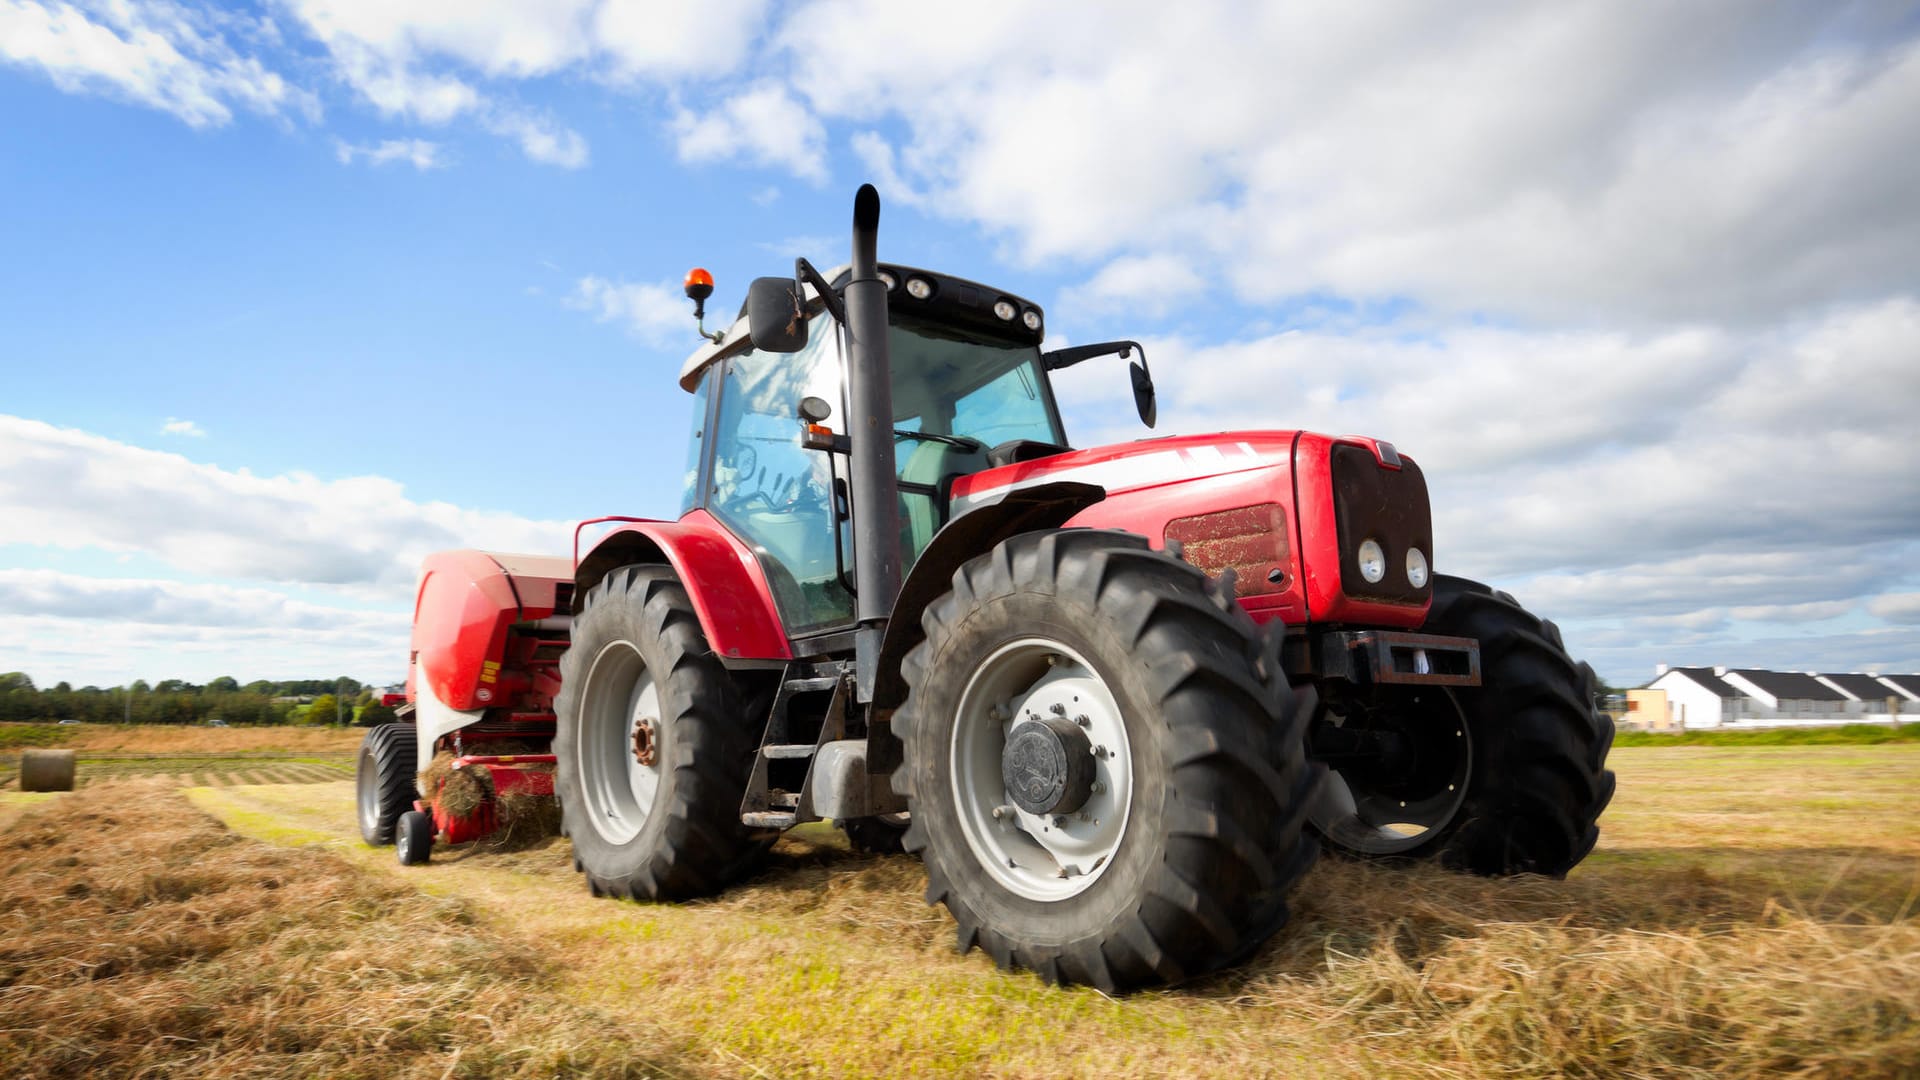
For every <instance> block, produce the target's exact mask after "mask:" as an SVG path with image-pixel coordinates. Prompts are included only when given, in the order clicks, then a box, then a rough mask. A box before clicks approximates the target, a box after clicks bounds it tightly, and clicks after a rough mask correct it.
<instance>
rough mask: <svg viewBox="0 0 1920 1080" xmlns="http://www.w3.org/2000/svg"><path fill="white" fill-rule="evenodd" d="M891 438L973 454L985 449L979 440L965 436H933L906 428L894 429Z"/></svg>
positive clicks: (927, 432)
mask: <svg viewBox="0 0 1920 1080" xmlns="http://www.w3.org/2000/svg"><path fill="white" fill-rule="evenodd" d="M893 437H894V438H896V439H915V440H917V441H919V442H938V443H946V444H947V445H948V446H957V447H959V448H960V449H962V450H967V451H971V452H973V453H979V452H980V451H982V450H985V449H986V448H987V444H986V443H983V442H981V441H980V440H979V439H969V438H967V437H966V436H965V435H935V434H933V433H932V432H930V431H908V430H907V429H906V428H894V429H893Z"/></svg>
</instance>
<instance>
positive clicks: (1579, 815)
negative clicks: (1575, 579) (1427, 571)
mask: <svg viewBox="0 0 1920 1080" xmlns="http://www.w3.org/2000/svg"><path fill="white" fill-rule="evenodd" d="M1422 630H1423V631H1424V632H1426V633H1432V634H1445V635H1449V636H1457V637H1471V638H1475V639H1477V640H1478V641H1479V642H1480V670H1481V685H1480V686H1478V687H1473V688H1468V689H1456V690H1452V691H1450V692H1434V691H1431V690H1426V691H1422V692H1421V693H1419V694H1417V695H1406V694H1405V692H1402V693H1403V695H1404V696H1403V698H1402V700H1400V701H1399V702H1397V703H1395V704H1394V707H1393V708H1391V709H1389V710H1388V711H1389V712H1390V713H1391V714H1392V715H1394V716H1395V717H1396V719H1395V721H1394V722H1395V723H1397V724H1398V725H1399V726H1400V727H1401V728H1402V731H1401V732H1400V734H1403V735H1407V736H1411V737H1412V738H1413V739H1414V740H1415V742H1416V743H1417V744H1418V745H1419V746H1420V747H1421V749H1422V752H1421V753H1419V754H1417V755H1415V760H1416V761H1417V762H1419V763H1420V764H1421V767H1423V768H1424V769H1426V771H1428V772H1431V773H1433V775H1432V776H1427V777H1424V778H1423V777H1420V776H1412V777H1409V776H1405V775H1402V776H1397V777H1394V778H1393V780H1392V781H1391V786H1388V785H1383V784H1382V783H1381V782H1380V781H1379V780H1378V779H1377V774H1376V773H1375V772H1373V771H1372V770H1369V769H1367V768H1364V767H1361V768H1348V769H1345V770H1342V769H1340V768H1336V770H1335V772H1334V775H1333V777H1332V778H1330V780H1329V783H1328V785H1327V788H1326V790H1325V792H1324V793H1323V797H1322V801H1321V802H1320V803H1319V804H1317V805H1316V806H1315V808H1314V812H1313V815H1312V822H1313V826H1314V828H1315V829H1316V830H1317V831H1319V832H1320V833H1322V834H1323V835H1324V837H1325V838H1326V840H1327V842H1328V844H1329V846H1331V847H1332V848H1334V849H1335V850H1337V851H1340V852H1342V853H1345V854H1349V855H1355V856H1360V857H1371V858H1387V859H1437V860H1439V861H1440V862H1441V863H1442V864H1443V865H1446V866H1449V867H1453V868H1455V869H1460V870H1467V871H1471V872H1473V873H1477V874H1489V875H1501V874H1518V873H1537V874H1546V875H1550V876H1554V877H1562V876H1565V874H1566V873H1567V871H1569V870H1571V869H1573V867H1574V866H1576V865H1578V864H1579V862H1580V860H1582V859H1584V858H1586V856H1587V853H1588V852H1590V851H1592V850H1593V846H1594V843H1595V841H1596V840H1598V839H1599V835H1600V830H1599V828H1598V826H1597V825H1596V824H1595V822H1596V821H1597V820H1598V819H1599V817H1600V812H1601V811H1602V810H1604V809H1606V806H1607V803H1608V801H1609V800H1611V799H1612V798H1613V788H1614V780H1613V773H1611V772H1609V771H1608V770H1607V768H1606V760H1607V751H1608V749H1609V748H1610V747H1611V746H1612V745H1613V721H1612V720H1611V719H1609V718H1608V717H1607V715H1606V714H1605V713H1603V712H1601V711H1600V709H1599V707H1598V705H1597V703H1596V702H1595V700H1594V689H1595V686H1594V674H1593V669H1592V668H1590V667H1588V666H1587V665H1586V664H1582V663H1576V662H1575V661H1574V659H1573V658H1572V657H1571V656H1568V655H1567V651H1566V648H1565V646H1564V645H1562V644H1561V640H1560V631H1559V628H1558V627H1556V626H1554V625H1553V624H1552V623H1551V622H1545V621H1543V620H1541V619H1539V618H1536V617H1535V616H1533V615H1531V614H1529V613H1528V612H1527V611H1526V610H1525V609H1524V608H1522V607H1521V606H1520V605H1519V604H1518V603H1517V602H1516V601H1515V600H1514V598H1513V597H1511V596H1509V595H1507V594H1506V593H1504V592H1495V591H1494V590H1492V589H1490V588H1488V587H1487V586H1485V585H1482V584H1479V583H1478V582H1473V581H1467V580H1465V579H1463V578H1456V577H1448V576H1446V575H1436V576H1435V578H1434V589H1433V607H1432V610H1431V612H1430V613H1429V615H1428V617H1427V622H1426V625H1425V626H1424V627H1422ZM1450 749H1451V750H1453V751H1454V752H1452V753H1448V752H1446V751H1448V750H1450ZM1461 765H1464V766H1465V767H1464V768H1460V767H1459V766H1461ZM1442 773H1445V774H1446V775H1442ZM1455 773H1457V774H1458V775H1454V774H1455ZM1443 785H1447V787H1446V790H1445V791H1443V790H1442V787H1443ZM1408 787H1412V788H1418V789H1420V790H1421V791H1422V792H1424V791H1426V789H1431V798H1429V799H1428V800H1427V805H1429V808H1430V810H1432V811H1433V812H1432V813H1430V814H1428V815H1427V816H1424V817H1420V818H1419V820H1416V821H1414V822H1413V824H1416V825H1424V826H1425V830H1424V831H1419V832H1412V831H1408V830H1407V828H1406V826H1404V825H1402V824H1400V821H1402V820H1403V819H1402V818H1401V817H1399V816H1398V815H1397V814H1396V813H1395V811H1394V810H1393V809H1392V808H1391V807H1392V805H1393V802H1394V801H1399V800H1403V799H1408V798H1409V796H1408V795H1407V794H1406V791H1405V789H1406V788H1408ZM1447 792H1452V797H1451V798H1449V797H1448V795H1447ZM1413 802H1414V803H1415V805H1420V801H1419V800H1418V799H1414V800H1413ZM1399 805H1400V806H1403V807H1404V806H1408V802H1406V801H1399ZM1389 820H1392V821H1393V822H1394V824H1393V825H1392V826H1389V825H1388V824H1387V823H1388V821H1389Z"/></svg>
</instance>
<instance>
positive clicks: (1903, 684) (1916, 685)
mask: <svg viewBox="0 0 1920 1080" xmlns="http://www.w3.org/2000/svg"><path fill="white" fill-rule="evenodd" d="M1880 677H1881V678H1882V679H1885V680H1886V681H1888V682H1890V683H1893V684H1894V685H1895V686H1898V687H1900V688H1901V689H1902V690H1905V691H1906V692H1907V693H1909V694H1912V695H1913V696H1915V697H1920V675H1882V676H1880ZM1882 696H1884V695H1882Z"/></svg>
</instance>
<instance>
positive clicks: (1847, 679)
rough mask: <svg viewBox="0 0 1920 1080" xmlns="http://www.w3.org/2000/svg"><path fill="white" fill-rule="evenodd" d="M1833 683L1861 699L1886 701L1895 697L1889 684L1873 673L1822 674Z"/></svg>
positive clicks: (1822, 676)
mask: <svg viewBox="0 0 1920 1080" xmlns="http://www.w3.org/2000/svg"><path fill="white" fill-rule="evenodd" d="M1820 677H1821V678H1823V679H1825V680H1827V681H1828V682H1830V683H1832V684H1833V685H1835V686H1837V687H1839V688H1840V689H1842V690H1845V691H1846V692H1847V693H1849V694H1852V695H1853V696H1854V697H1857V698H1859V699H1860V700H1861V701H1885V700H1887V699H1888V698H1890V697H1893V696H1894V694H1893V691H1891V690H1888V689H1887V684H1886V683H1883V682H1881V681H1880V680H1879V679H1876V678H1874V677H1873V676H1871V675H1821V676H1820Z"/></svg>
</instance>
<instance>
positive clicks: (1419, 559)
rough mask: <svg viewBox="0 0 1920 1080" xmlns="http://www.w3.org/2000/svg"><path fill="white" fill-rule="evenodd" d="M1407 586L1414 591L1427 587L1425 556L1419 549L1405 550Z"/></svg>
mask: <svg viewBox="0 0 1920 1080" xmlns="http://www.w3.org/2000/svg"><path fill="white" fill-rule="evenodd" d="M1407 584H1409V585H1411V586H1413V587H1414V588H1416V589H1424V588H1426V587H1427V556H1426V555H1425V553H1423V552H1422V551H1421V550H1420V549H1419V548H1408V549H1407Z"/></svg>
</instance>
